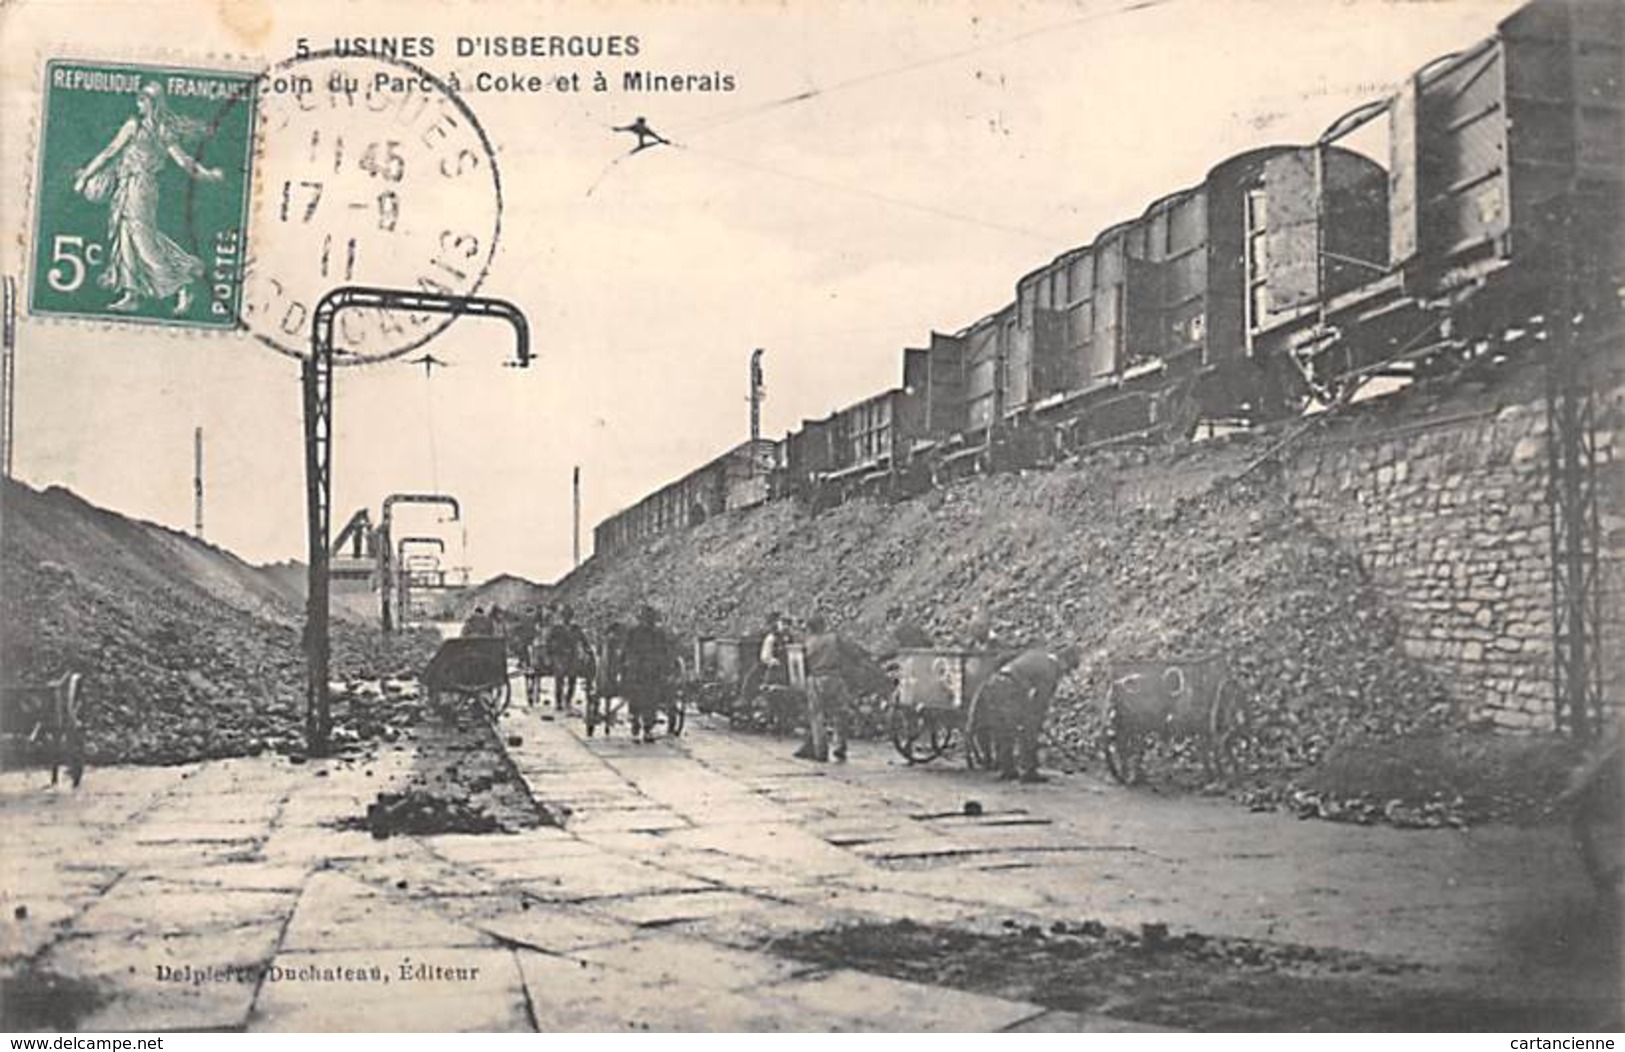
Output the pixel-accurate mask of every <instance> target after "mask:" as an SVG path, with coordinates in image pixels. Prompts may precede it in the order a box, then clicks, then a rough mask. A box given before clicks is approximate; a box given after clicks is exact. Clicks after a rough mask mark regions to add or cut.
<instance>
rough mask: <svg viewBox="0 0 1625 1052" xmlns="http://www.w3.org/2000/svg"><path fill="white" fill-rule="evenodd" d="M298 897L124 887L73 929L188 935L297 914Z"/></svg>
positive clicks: (104, 898)
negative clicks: (157, 892)
mask: <svg viewBox="0 0 1625 1052" xmlns="http://www.w3.org/2000/svg"><path fill="white" fill-rule="evenodd" d="M296 897H297V896H295V895H294V894H293V893H291V892H282V891H237V890H231V889H226V888H213V889H207V890H203V889H199V890H192V891H187V890H181V889H176V890H174V891H171V892H170V893H168V894H164V895H156V894H153V893H152V890H151V888H150V887H149V888H146V889H143V888H142V887H141V885H140V884H139V883H136V882H132V883H130V884H123V883H121V884H119V885H118V886H116V887H114V888H113V889H112V890H111V891H109V892H108V893H107V894H106V895H103V896H102V897H101V898H100V899H98V900H97V901H96V902H95V903H94V904H92V905H91V906H90V907H89V908H88V909H86V910H85V911H84V913H83V914H81V915H80V916H79V918H78V919H77V920H76V921H75V922H74V926H73V927H74V931H75V932H79V933H88V934H94V933H132V932H139V933H143V934H149V935H185V934H190V933H193V932H198V931H202V930H207V929H210V928H234V927H241V926H245V925H250V924H254V923H256V922H260V921H265V920H267V919H281V918H283V917H286V916H287V915H288V914H289V913H290V912H291V911H292V910H293V904H294V900H295V898H296Z"/></svg>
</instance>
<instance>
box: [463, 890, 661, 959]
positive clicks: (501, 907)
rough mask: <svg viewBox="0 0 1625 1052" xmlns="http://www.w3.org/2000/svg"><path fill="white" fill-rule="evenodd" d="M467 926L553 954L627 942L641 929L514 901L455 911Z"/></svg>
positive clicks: (473, 905) (477, 904)
mask: <svg viewBox="0 0 1625 1052" xmlns="http://www.w3.org/2000/svg"><path fill="white" fill-rule="evenodd" d="M452 909H453V911H454V912H456V913H457V915H458V917H459V919H461V920H462V922H463V923H465V924H467V925H469V926H470V927H473V928H478V929H479V930H480V931H483V932H485V933H487V934H488V935H491V936H493V937H495V938H497V939H500V940H502V941H503V942H505V943H510V944H515V945H518V946H522V947H526V948H529V949H534V950H541V951H543V952H546V953H552V954H561V955H562V954H568V953H574V952H575V951H577V950H582V949H586V948H587V947H590V946H602V945H604V944H606V943H612V942H625V941H627V940H629V939H633V938H636V937H637V936H638V928H637V927H636V926H635V925H633V924H629V923H625V922H622V921H618V920H615V919H613V918H611V917H607V916H603V915H599V914H594V913H589V912H586V911H584V910H579V909H570V908H565V907H560V906H555V905H549V904H547V903H540V902H537V903H532V902H530V901H529V900H526V901H523V902H520V901H514V900H510V899H500V900H498V899H495V898H494V897H493V898H492V899H487V900H483V901H470V902H467V903H460V904H458V905H457V906H455V907H452Z"/></svg>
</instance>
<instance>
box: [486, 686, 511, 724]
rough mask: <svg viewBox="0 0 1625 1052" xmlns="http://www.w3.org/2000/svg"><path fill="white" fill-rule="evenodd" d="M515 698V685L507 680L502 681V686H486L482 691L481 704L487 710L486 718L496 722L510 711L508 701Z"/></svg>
mask: <svg viewBox="0 0 1625 1052" xmlns="http://www.w3.org/2000/svg"><path fill="white" fill-rule="evenodd" d="M512 700H513V687H512V686H511V685H510V684H509V683H508V681H507V680H503V681H502V685H501V686H500V687H486V688H485V690H484V691H482V692H481V693H480V706H481V708H483V709H484V710H485V718H486V719H488V720H490V721H491V722H492V723H495V722H496V721H497V720H499V719H501V718H502V714H503V713H504V712H507V711H508V703H509V702H510V701H512Z"/></svg>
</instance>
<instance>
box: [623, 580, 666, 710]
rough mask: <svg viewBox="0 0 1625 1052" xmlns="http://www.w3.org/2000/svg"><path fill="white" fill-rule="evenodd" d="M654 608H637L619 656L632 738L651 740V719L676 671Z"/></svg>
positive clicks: (658, 708) (662, 702) (660, 704)
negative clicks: (630, 713) (636, 613)
mask: <svg viewBox="0 0 1625 1052" xmlns="http://www.w3.org/2000/svg"><path fill="white" fill-rule="evenodd" d="M659 622H660V615H659V614H658V613H656V612H655V608H654V607H652V606H648V605H645V606H643V607H641V608H639V610H638V623H637V624H635V625H633V626H632V627H631V628H630V629H628V630H627V633H626V642H625V644H624V648H623V651H622V655H621V669H620V680H621V691H622V693H623V694H624V695H625V696H626V703H627V707H628V708H630V709H631V710H632V740H633V741H639V740H642V741H645V742H652V741H654V740H655V734H654V728H655V718H656V716H657V715H658V714H659V712H660V708H661V706H662V704H664V703H665V701H666V698H667V693H668V692H669V691H670V690H671V689H672V679H673V677H674V676H675V674H676V671H677V660H678V659H677V648H676V646H675V645H674V644H673V643H672V640H671V637H670V636H668V635H667V634H666V632H665V630H664V629H662V628H661V627H660V623H659Z"/></svg>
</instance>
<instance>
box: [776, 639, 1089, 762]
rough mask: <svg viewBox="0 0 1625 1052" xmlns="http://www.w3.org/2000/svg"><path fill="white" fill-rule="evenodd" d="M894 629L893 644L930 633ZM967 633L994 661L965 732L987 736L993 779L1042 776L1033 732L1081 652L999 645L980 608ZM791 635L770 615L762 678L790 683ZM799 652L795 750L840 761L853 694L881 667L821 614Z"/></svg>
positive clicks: (924, 643) (922, 642) (920, 642)
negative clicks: (802, 732) (802, 688)
mask: <svg viewBox="0 0 1625 1052" xmlns="http://www.w3.org/2000/svg"><path fill="white" fill-rule="evenodd" d="M893 635H894V638H895V639H896V642H897V645H898V646H899V647H929V646H930V645H931V639H930V637H929V636H928V635H926V634H925V632H924V631H923V630H921V629H920V628H919V627H918V626H916V625H914V624H912V623H909V622H903V623H902V624H900V625H899V626H898V628H897V629H896V631H895V632H894V633H893ZM968 635H969V639H968V645H969V647H970V649H972V650H980V651H990V652H993V653H994V654H995V655H997V656H996V658H995V660H996V661H997V662H998V668H997V669H996V670H995V671H994V672H993V674H992V675H990V676H989V677H988V678H987V680H985V681H984V682H983V683H982V685H981V686H980V688H979V689H978V692H977V695H976V697H975V699H974V701H973V704H972V706H971V707H972V709H973V710H974V711H975V712H976V713H977V723H978V726H976V727H969V728H966V733H967V734H978V735H985V736H986V738H987V739H988V740H989V741H990V742H991V744H992V747H993V748H992V751H993V759H994V766H995V768H996V769H997V771H998V776H999V778H1001V779H1004V780H1011V781H1014V780H1020V781H1022V782H1028V783H1037V782H1044V781H1048V779H1047V778H1045V777H1044V775H1043V774H1041V773H1040V772H1039V769H1038V743H1039V738H1040V736H1041V735H1042V733H1043V728H1044V719H1045V717H1046V716H1047V715H1048V713H1049V706H1050V702H1051V701H1052V700H1053V699H1054V697H1055V692H1056V690H1057V689H1058V688H1059V687H1060V684H1061V680H1062V679H1064V678H1065V677H1066V675H1067V673H1069V672H1071V671H1072V670H1073V669H1075V668H1077V667H1078V663H1079V660H1080V656H1081V655H1080V652H1079V650H1078V648H1077V647H1075V646H1064V647H1060V648H1058V649H1055V650H1050V649H1047V648H1043V647H1029V648H1024V649H1021V650H1017V651H1014V652H1010V651H1007V650H1006V651H1002V652H1001V651H1000V647H999V639H998V636H997V633H996V632H995V631H994V629H993V625H992V621H991V619H990V618H989V617H988V615H987V613H986V611H979V612H978V613H977V614H976V615H975V617H973V618H972V620H971V624H970V629H969V633H968ZM792 636H793V633H792V630H791V628H790V623H789V619H788V618H786V617H785V616H784V615H783V614H778V613H775V614H773V615H771V616H770V617H769V619H768V631H767V634H766V635H764V636H763V637H762V649H761V653H760V655H759V659H760V661H761V664H762V667H763V669H764V670H765V671H764V682H766V683H768V684H770V685H776V684H788V683H789V654H790V643H791V642H792ZM802 654H803V660H804V662H805V669H804V672H805V677H806V693H807V737H806V740H804V741H803V742H802V744H801V748H799V749H798V750H796V753H795V755H796V756H797V757H798V758H800V759H810V760H815V761H818V762H828V761H829V760H832V759H833V760H835V761H837V762H839V761H844V760H845V759H846V736H847V729H848V728H847V724H848V720H849V716H850V712H851V705H852V698H853V696H854V694H856V693H860V692H862V691H863V690H865V689H866V688H867V687H869V686H871V685H872V684H873V683H874V682H875V678H876V676H877V675H883V673H880V672H879V668H878V665H877V663H876V662H875V659H874V658H872V657H870V655H869V654H868V652H867V651H865V650H864V649H863V648H862V647H860V646H858V645H857V644H856V643H854V642H852V641H851V640H850V639H848V638H846V637H845V636H843V635H841V634H840V633H839V632H835V631H832V630H831V629H830V627H829V624H828V622H827V621H826V620H825V619H824V617H823V615H821V614H813V615H812V616H810V617H809V618H808V619H807V636H806V638H805V639H804V640H802Z"/></svg>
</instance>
